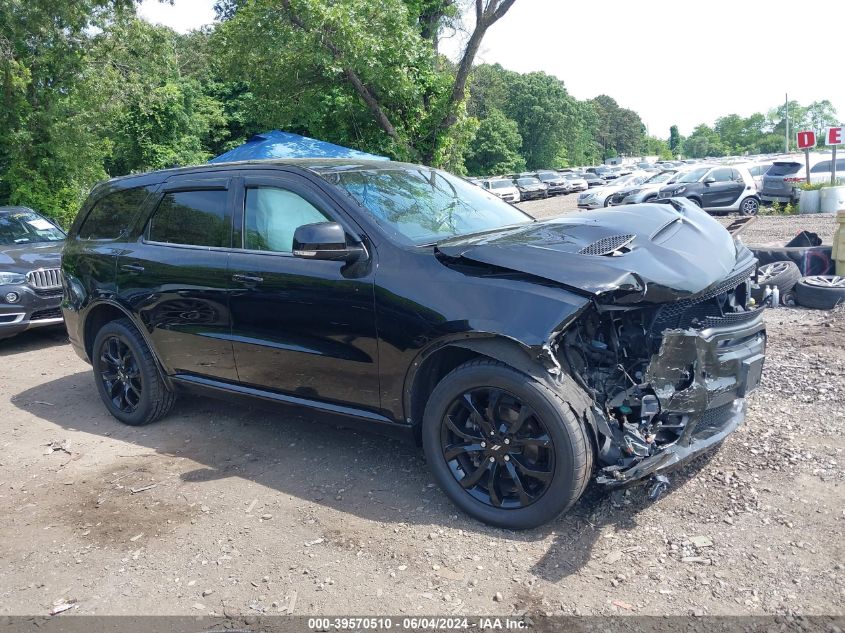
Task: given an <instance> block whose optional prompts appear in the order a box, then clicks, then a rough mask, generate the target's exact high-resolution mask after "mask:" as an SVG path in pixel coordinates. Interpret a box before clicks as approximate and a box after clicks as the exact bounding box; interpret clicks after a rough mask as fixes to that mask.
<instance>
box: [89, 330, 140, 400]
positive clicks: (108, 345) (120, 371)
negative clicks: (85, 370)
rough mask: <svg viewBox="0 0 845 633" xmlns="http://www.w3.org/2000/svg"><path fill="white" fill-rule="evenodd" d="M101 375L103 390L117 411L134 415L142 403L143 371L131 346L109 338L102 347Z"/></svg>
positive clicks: (116, 338)
mask: <svg viewBox="0 0 845 633" xmlns="http://www.w3.org/2000/svg"><path fill="white" fill-rule="evenodd" d="M100 350H101V351H100V363H99V375H100V380H101V381H102V383H103V389H104V390H105V393H106V394H107V396H108V398H109V399H110V400H111V402H112V404H113V405H114V407H115V408H116V409H118V410H119V411H122V412H123V413H133V412H134V411H135V410H136V409H137V408H138V405H139V404H140V403H141V392H142V390H143V384H142V382H141V370H140V368H139V367H138V361H137V359H136V358H135V356H134V355H133V354H132V350H131V349H129V346H128V345H127V344H126V343H125V342H123V341H122V340H121V339H120V338H118V337H117V336H109V337H108V338H106V339H105V340H104V341H103V343H102V345H101V347H100Z"/></svg>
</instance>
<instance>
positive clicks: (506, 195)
mask: <svg viewBox="0 0 845 633" xmlns="http://www.w3.org/2000/svg"><path fill="white" fill-rule="evenodd" d="M481 186H482V187H484V188H485V189H486V190H487V191H489V192H490V193H492V194H493V195H494V196H496V197H497V198H501V199H502V200H504V201H505V202H519V200H520V198H519V189H517V188H516V186H515V185H514V184H513V180H509V179H507V178H491V179H489V180H482V181H481Z"/></svg>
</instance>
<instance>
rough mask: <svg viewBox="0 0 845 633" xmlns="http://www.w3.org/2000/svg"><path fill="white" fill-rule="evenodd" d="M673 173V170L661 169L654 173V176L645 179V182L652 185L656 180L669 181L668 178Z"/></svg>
mask: <svg viewBox="0 0 845 633" xmlns="http://www.w3.org/2000/svg"><path fill="white" fill-rule="evenodd" d="M674 175H675V172H674V171H661V172H660V173H659V174H654V176H652V177H651V178H649V179H648V180H646V183H647V184H650V185H652V184H655V183H658V182H669V179H670V178H671V177H672V176H674Z"/></svg>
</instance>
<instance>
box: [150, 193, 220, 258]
mask: <svg viewBox="0 0 845 633" xmlns="http://www.w3.org/2000/svg"><path fill="white" fill-rule="evenodd" d="M228 195H229V192H228V191H225V190H223V189H210V190H199V191H175V192H171V193H167V194H165V196H164V197H163V198H162V199H161V202H160V203H159V205H158V208H157V209H156V212H155V214H154V215H153V217H152V218H151V219H150V226H149V233H148V239H149V240H151V241H153V242H165V243H168V244H186V245H189V246H211V247H226V246H230V244H231V237H230V235H231V229H232V226H231V225H232V222H231V217H230V216H229V213H228V204H227V200H228Z"/></svg>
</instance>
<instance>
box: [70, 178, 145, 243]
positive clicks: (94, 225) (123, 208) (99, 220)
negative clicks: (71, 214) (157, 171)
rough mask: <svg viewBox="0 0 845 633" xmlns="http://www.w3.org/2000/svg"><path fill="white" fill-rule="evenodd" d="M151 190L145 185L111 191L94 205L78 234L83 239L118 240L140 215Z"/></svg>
mask: <svg viewBox="0 0 845 633" xmlns="http://www.w3.org/2000/svg"><path fill="white" fill-rule="evenodd" d="M148 194H149V192H148V191H147V189H146V188H145V187H134V188H132V189H124V190H123V191H116V192H114V193H110V194H108V195H107V196H105V197H104V198H101V199H100V200H99V202H97V203H96V204H95V205H94V208H93V209H91V211H90V212H89V213H88V216H87V217H86V218H85V222H83V224H82V226H81V227H79V233H78V236H79V238H80V239H83V240H116V239H117V238H119V237H120V236H121V235H123V234H124V233H125V232H126V231H127V230H128V229H129V228H130V227H131V225H132V223H133V222H134V221H135V218H136V217H138V213H139V211H140V210H141V206H142V205H143V204H144V200H146V199H147V195H148Z"/></svg>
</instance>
